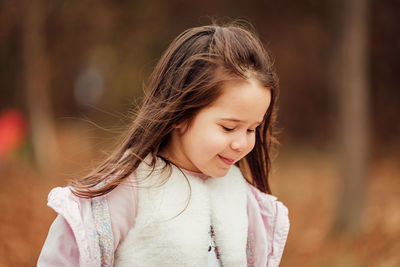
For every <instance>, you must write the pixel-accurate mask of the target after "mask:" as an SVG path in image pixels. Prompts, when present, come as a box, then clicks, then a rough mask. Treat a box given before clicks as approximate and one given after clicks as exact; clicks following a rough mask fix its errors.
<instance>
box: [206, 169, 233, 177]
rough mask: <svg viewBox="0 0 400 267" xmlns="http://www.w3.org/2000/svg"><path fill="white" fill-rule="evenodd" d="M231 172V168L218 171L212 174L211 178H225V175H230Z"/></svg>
mask: <svg viewBox="0 0 400 267" xmlns="http://www.w3.org/2000/svg"><path fill="white" fill-rule="evenodd" d="M229 170H230V168H227V169H224V170H218V171H215V172H213V173H211V175H210V176H211V177H215V178H220V177H224V176H225V175H227V174H228V172H229Z"/></svg>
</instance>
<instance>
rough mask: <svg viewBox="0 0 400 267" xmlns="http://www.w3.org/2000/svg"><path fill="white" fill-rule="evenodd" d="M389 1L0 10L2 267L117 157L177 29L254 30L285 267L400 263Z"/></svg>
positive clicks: (399, 101) (21, 259) (397, 98)
mask: <svg viewBox="0 0 400 267" xmlns="http://www.w3.org/2000/svg"><path fill="white" fill-rule="evenodd" d="M399 12H400V2H399V1H394V0H387V1H378V0H365V1H362V0H348V1H346V0H339V1H336V0H322V1H315V0H314V1H313V0H305V1H289V0H281V1H267V0H265V1H227V0H217V1H210V0H203V1H183V0H169V1H162V0H146V1H144V0H133V1H128V0H118V1H106V0H79V1H77V0H69V1H63V0H52V1H47V0H36V1H29V0H20V1H12V0H3V1H0V90H1V91H0V209H1V212H2V215H1V216H0V266H33V265H35V263H36V260H37V257H38V256H39V253H40V250H41V246H42V245H43V242H44V240H45V238H46V235H47V231H48V229H49V226H50V224H51V222H52V221H53V219H54V218H55V216H56V214H55V213H54V212H53V211H52V210H50V209H49V208H48V207H46V201H47V194H48V192H49V190H50V189H51V188H53V187H55V186H64V185H66V184H67V182H68V180H69V179H76V178H79V177H81V176H83V175H85V174H87V173H88V171H89V170H90V169H91V168H92V167H93V166H95V165H96V163H97V162H99V160H101V159H102V158H104V157H105V156H106V155H107V153H109V152H110V151H112V149H113V146H115V144H116V141H117V140H118V138H119V137H120V135H121V134H122V133H123V132H124V129H126V127H127V125H129V122H130V120H131V115H130V114H131V113H132V110H133V109H134V108H135V107H136V105H137V104H138V103H140V99H141V97H142V95H143V91H142V88H143V84H145V83H146V80H147V78H148V76H149V74H150V72H151V71H152V69H153V67H154V66H155V64H156V62H157V60H158V59H159V57H160V55H161V53H162V52H163V51H164V50H165V49H166V47H167V46H168V44H169V43H170V42H171V41H172V39H173V38H174V37H175V36H177V35H178V34H179V33H180V32H182V31H183V30H185V29H187V28H189V27H194V26H200V25H204V24H209V23H210V22H211V18H218V19H219V20H220V21H221V20H222V21H230V20H231V19H244V20H247V21H249V22H250V23H252V24H253V25H254V27H255V29H256V30H257V32H258V33H259V35H260V38H261V39H262V41H263V42H264V44H265V46H266V47H267V49H268V50H269V51H270V52H271V53H272V55H273V57H274V59H275V66H276V68H277V71H278V74H279V77H280V81H281V82H280V85H281V95H280V113H279V125H278V126H279V128H280V130H281V133H280V137H279V139H280V141H281V148H280V153H279V155H278V157H277V158H276V159H275V160H274V163H273V164H274V165H273V167H274V169H273V175H272V178H271V184H272V190H273V193H274V195H276V196H278V197H279V199H280V200H281V201H282V202H284V203H285V204H286V205H287V207H288V208H289V211H290V214H289V216H290V219H291V230H290V234H289V238H288V243H287V245H286V250H285V252H284V255H283V259H282V262H281V266H327V267H330V266H380V267H392V266H393V267H395V266H400V255H399V253H398V251H400V205H399V204H400V177H399V176H400V164H399V163H400V153H399V149H400V138H399V136H400V120H399V116H400V90H399V85H400V75H399V70H400V58H399V52H398V50H399V49H400V34H399V33H400V31H399V22H398V14H400V13H399Z"/></svg>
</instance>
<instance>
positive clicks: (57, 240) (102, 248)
mask: <svg viewBox="0 0 400 267" xmlns="http://www.w3.org/2000/svg"><path fill="white" fill-rule="evenodd" d="M247 188H248V190H247V214H248V221H249V224H248V240H249V241H248V249H247V258H248V266H256V267H261V266H262V267H264V266H267V267H275V266H279V263H280V260H281V257H282V253H283V249H284V246H285V243H286V238H287V235H288V232H289V219H288V211H287V208H286V207H285V206H284V205H283V204H282V203H281V202H279V201H277V199H276V197H274V196H272V195H268V194H264V193H262V192H260V191H259V190H258V189H256V188H255V187H253V186H251V185H250V184H248V186H247ZM132 203H137V201H136V192H135V190H134V189H132V187H124V186H119V187H117V188H116V189H114V190H113V191H111V192H110V193H109V194H107V195H105V196H102V197H99V198H95V199H83V198H79V197H76V196H75V195H74V194H72V192H71V190H70V189H69V188H68V187H63V188H60V187H57V188H54V189H53V190H52V191H51V192H50V194H49V197H48V206H49V207H51V208H52V209H54V210H55V211H56V212H57V213H58V216H57V218H56V219H55V221H54V222H53V224H52V226H51V228H50V230H49V234H48V236H47V239H46V241H45V244H44V246H43V249H42V252H41V254H40V256H39V260H38V266H54V267H57V266H84V267H86V266H112V262H113V257H114V252H115V250H116V248H117V247H118V245H119V244H120V243H121V242H122V241H123V239H124V237H125V236H126V235H127V233H128V231H129V229H131V228H132V227H133V226H134V224H135V217H136V207H135V205H132ZM94 207H95V208H94ZM99 218H100V220H99ZM99 235H101V236H102V238H99ZM99 240H100V242H99Z"/></svg>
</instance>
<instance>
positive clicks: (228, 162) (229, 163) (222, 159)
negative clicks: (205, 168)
mask: <svg viewBox="0 0 400 267" xmlns="http://www.w3.org/2000/svg"><path fill="white" fill-rule="evenodd" d="M218 157H219V158H220V159H221V161H222V162H223V163H225V164H226V165H229V166H230V165H232V164H233V163H234V162H235V161H234V160H233V159H229V158H225V157H223V156H221V155H218Z"/></svg>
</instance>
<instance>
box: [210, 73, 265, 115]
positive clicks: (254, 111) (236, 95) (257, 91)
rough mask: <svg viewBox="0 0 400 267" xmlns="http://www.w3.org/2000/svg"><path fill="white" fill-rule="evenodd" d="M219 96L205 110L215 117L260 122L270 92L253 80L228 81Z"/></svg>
mask: <svg viewBox="0 0 400 267" xmlns="http://www.w3.org/2000/svg"><path fill="white" fill-rule="evenodd" d="M221 90H222V93H221V95H220V96H219V97H218V98H217V99H216V100H215V101H214V103H213V104H211V105H210V106H208V107H207V108H206V109H207V110H208V112H210V113H214V116H217V117H221V118H224V117H229V118H234V119H237V120H242V121H262V119H263V117H264V115H265V113H266V112H267V109H268V107H269V105H270V102H271V90H270V89H269V88H266V87H264V86H262V85H261V84H260V83H259V82H258V81H256V80H254V79H249V80H247V81H244V80H229V81H227V82H225V83H224V85H223V86H222V88H221Z"/></svg>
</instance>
